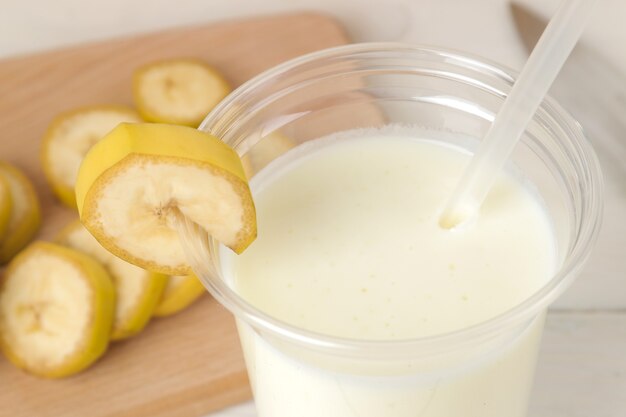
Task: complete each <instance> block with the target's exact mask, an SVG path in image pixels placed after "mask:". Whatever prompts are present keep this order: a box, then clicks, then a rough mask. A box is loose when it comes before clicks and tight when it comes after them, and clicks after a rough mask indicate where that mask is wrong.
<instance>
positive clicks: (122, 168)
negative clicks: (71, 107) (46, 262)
mask: <svg viewBox="0 0 626 417" xmlns="http://www.w3.org/2000/svg"><path fill="white" fill-rule="evenodd" d="M76 200H77V202H78V210H79V214H80V218H81V221H82V223H83V224H84V225H85V227H86V228H87V229H88V230H89V231H90V232H91V234H92V235H93V236H94V237H95V238H96V239H97V240H98V242H100V244H101V245H102V246H104V247H105V248H106V249H107V250H109V251H110V252H112V253H113V254H115V255H116V256H118V257H120V258H122V259H124V260H126V261H128V262H130V263H132V264H134V265H137V266H139V267H142V268H144V269H148V270H151V271H155V272H160V273H164V274H167V275H189V274H191V273H192V271H191V268H190V267H189V265H188V264H187V261H186V257H185V254H184V252H183V249H182V245H181V243H180V241H179V238H178V232H177V226H178V225H179V223H180V219H181V218H183V217H185V218H187V219H189V220H190V221H192V222H194V223H196V224H197V225H198V226H199V227H201V228H202V229H204V230H205V231H206V232H207V233H208V234H209V235H211V236H213V237H214V238H215V239H217V240H218V241H220V242H221V243H222V244H224V245H225V246H228V247H230V248H231V249H232V250H233V251H235V252H236V253H241V252H242V251H243V250H244V249H245V248H246V247H247V246H248V245H249V244H250V243H251V242H252V241H253V240H254V239H255V238H256V214H255V209H254V203H253V201H252V195H251V193H250V189H249V187H248V183H247V180H246V176H245V174H244V171H243V167H242V165H241V160H240V159H239V156H238V155H237V153H236V152H235V151H234V150H233V149H231V148H230V147H229V146H227V145H226V144H225V143H223V142H222V141H220V140H219V139H217V138H215V137H213V136H211V135H209V134H207V133H204V132H200V131H198V130H196V129H193V128H189V127H184V126H174V125H165V124H149V123H143V124H126V123H122V124H120V125H119V126H118V127H116V128H115V129H114V130H113V131H111V132H110V133H109V134H108V135H107V136H106V137H105V138H104V139H102V140H101V141H100V142H98V143H97V144H96V145H95V146H94V147H93V148H92V149H91V150H90V151H89V153H88V154H87V156H86V157H85V159H84V160H83V163H82V165H81V167H80V170H79V173H78V181H77V183H76Z"/></svg>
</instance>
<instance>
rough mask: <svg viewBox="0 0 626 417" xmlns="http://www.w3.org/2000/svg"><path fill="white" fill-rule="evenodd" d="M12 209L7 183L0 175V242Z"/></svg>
mask: <svg viewBox="0 0 626 417" xmlns="http://www.w3.org/2000/svg"><path fill="white" fill-rule="evenodd" d="M12 209H13V197H11V187H10V185H9V182H8V181H7V180H6V179H5V178H4V176H3V175H1V174H0V242H2V239H3V238H4V232H5V231H6V229H7V226H8V225H9V218H10V217H11V210H12Z"/></svg>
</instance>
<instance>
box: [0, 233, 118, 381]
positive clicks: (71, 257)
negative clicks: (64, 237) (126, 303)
mask: <svg viewBox="0 0 626 417" xmlns="http://www.w3.org/2000/svg"><path fill="white" fill-rule="evenodd" d="M114 304H115V294H114V292H113V286H112V285H111V280H110V278H109V276H108V274H107V273H106V271H105V270H104V269H103V268H102V267H101V266H100V264H98V263H97V262H96V261H95V260H93V259H92V258H90V257H89V256H86V255H83V254H81V253H79V252H77V251H74V250H72V249H68V248H64V247H62V246H58V245H54V244H51V243H44V242H35V243H33V244H32V245H30V246H29V247H28V248H26V249H25V250H24V251H23V252H21V253H20V254H19V255H17V256H16V257H15V259H14V260H13V261H12V262H11V264H10V265H9V267H8V269H7V271H6V274H5V275H4V277H3V279H2V281H1V284H0V348H1V349H2V351H3V352H4V354H5V355H6V356H7V358H8V359H9V360H10V361H11V362H13V363H14V364H15V365H16V366H18V367H20V368H22V369H24V370H26V371H28V372H30V373H32V374H35V375H39V376H43V377H48V378H60V377H64V376H68V375H72V374H74V373H76V372H79V371H81V370H83V369H85V368H86V367H88V366H89V365H90V364H92V363H93V362H94V361H95V360H96V359H98V358H99V357H100V356H101V355H102V354H103V353H104V352H105V351H106V349H107V346H108V343H109V334H110V329H111V323H112V320H113V306H114Z"/></svg>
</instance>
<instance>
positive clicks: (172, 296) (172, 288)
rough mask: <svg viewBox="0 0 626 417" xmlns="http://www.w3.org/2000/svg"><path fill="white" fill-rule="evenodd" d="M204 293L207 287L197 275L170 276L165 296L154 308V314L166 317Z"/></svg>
mask: <svg viewBox="0 0 626 417" xmlns="http://www.w3.org/2000/svg"><path fill="white" fill-rule="evenodd" d="M203 294H206V289H205V288H204V286H203V285H202V283H201V282H200V280H199V279H198V278H197V277H196V276H195V275H193V274H192V275H183V276H172V277H169V278H168V280H167V285H166V286H165V291H163V296H162V297H161V300H160V301H159V304H158V305H157V307H156V308H155V309H154V315H155V316H156V317H165V316H170V315H172V314H175V313H178V312H179V311H182V310H184V309H185V308H187V307H189V306H190V305H191V304H192V303H193V302H194V301H196V300H197V299H198V298H200V296H202V295H203Z"/></svg>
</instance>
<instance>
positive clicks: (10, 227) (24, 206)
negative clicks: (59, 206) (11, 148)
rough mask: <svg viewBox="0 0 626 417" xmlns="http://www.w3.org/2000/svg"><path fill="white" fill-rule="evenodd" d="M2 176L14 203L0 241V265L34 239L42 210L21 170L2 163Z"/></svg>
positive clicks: (0, 171) (0, 165) (0, 168)
mask: <svg viewBox="0 0 626 417" xmlns="http://www.w3.org/2000/svg"><path fill="white" fill-rule="evenodd" d="M0 176H2V177H3V178H4V179H5V180H6V182H7V183H8V185H9V190H10V191H11V201H12V208H11V214H10V215H9V220H8V224H7V226H6V229H5V235H4V239H2V240H0V264H4V263H7V262H8V261H9V260H10V259H11V258H12V257H13V255H15V254H16V253H17V252H19V251H20V249H22V248H23V247H24V246H26V244H27V243H28V242H30V240H31V239H32V238H33V236H34V235H35V233H36V232H37V230H38V229H39V225H40V223H41V210H40V208H39V200H38V199H37V194H35V189H34V188H33V185H32V184H31V182H30V180H29V179H28V178H27V177H26V176H25V175H24V174H23V173H22V172H21V171H20V170H18V169H17V168H15V167H14V166H12V165H9V164H7V163H5V162H0Z"/></svg>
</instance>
